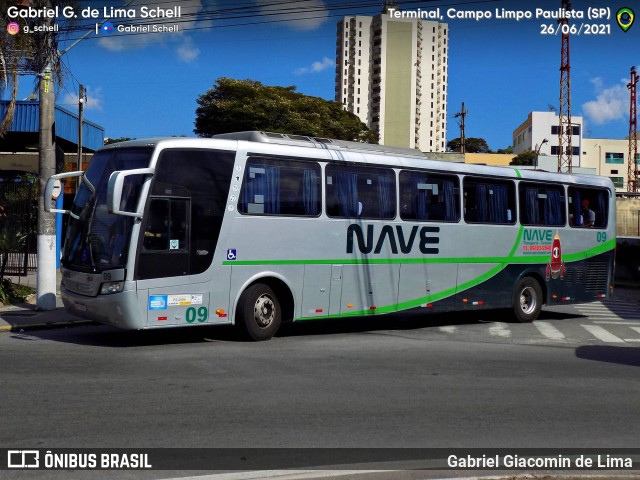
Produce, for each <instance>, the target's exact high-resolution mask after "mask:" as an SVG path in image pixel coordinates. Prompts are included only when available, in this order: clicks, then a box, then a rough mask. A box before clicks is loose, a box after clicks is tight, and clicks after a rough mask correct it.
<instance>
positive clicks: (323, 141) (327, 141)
mask: <svg viewBox="0 0 640 480" xmlns="http://www.w3.org/2000/svg"><path fill="white" fill-rule="evenodd" d="M313 139H314V140H315V141H316V142H318V143H333V140H332V139H330V138H322V137H313Z"/></svg>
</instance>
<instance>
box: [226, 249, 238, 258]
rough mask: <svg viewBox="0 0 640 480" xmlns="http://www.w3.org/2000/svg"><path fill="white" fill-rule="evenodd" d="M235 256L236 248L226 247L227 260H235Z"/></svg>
mask: <svg viewBox="0 0 640 480" xmlns="http://www.w3.org/2000/svg"><path fill="white" fill-rule="evenodd" d="M236 258H237V257H236V249H235V248H228V249H227V260H235V259H236Z"/></svg>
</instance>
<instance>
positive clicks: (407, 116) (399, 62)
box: [336, 1, 448, 152]
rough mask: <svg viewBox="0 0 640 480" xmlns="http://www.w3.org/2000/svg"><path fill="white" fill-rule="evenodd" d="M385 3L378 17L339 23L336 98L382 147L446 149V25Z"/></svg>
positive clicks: (353, 17)
mask: <svg viewBox="0 0 640 480" xmlns="http://www.w3.org/2000/svg"><path fill="white" fill-rule="evenodd" d="M422 14H423V12H422V11H421V10H420V9H418V10H407V11H402V10H400V9H399V8H398V6H397V4H396V3H395V2H390V1H386V2H385V6H384V9H383V13H381V14H380V15H378V16H376V17H367V16H347V17H344V18H343V19H342V20H340V21H339V22H338V29H337V42H336V101H337V102H340V103H341V104H342V106H343V108H344V109H345V110H347V111H349V112H352V113H354V114H355V115H357V116H358V117H360V119H361V120H362V122H363V123H365V124H366V125H367V126H368V127H369V128H371V129H372V130H374V131H377V132H378V134H379V136H380V143H381V144H383V145H390V146H397V147H410V148H418V149H420V150H422V151H425V152H444V151H445V149H446V126H447V48H448V46H447V38H448V34H447V31H448V29H447V25H446V24H443V23H438V22H433V21H427V20H422V19H421V18H419V17H420V16H421V15H422Z"/></svg>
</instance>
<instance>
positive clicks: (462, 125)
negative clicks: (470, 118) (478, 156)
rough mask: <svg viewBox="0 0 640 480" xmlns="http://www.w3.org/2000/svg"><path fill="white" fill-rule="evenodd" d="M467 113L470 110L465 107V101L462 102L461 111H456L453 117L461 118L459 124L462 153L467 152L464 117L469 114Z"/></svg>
mask: <svg viewBox="0 0 640 480" xmlns="http://www.w3.org/2000/svg"><path fill="white" fill-rule="evenodd" d="M467 113H469V111H468V110H465V108H464V102H462V108H461V109H460V111H459V112H458V113H456V114H455V115H454V116H453V118H459V119H460V121H459V122H458V125H460V153H465V150H466V149H465V137H464V119H465V117H466V116H467Z"/></svg>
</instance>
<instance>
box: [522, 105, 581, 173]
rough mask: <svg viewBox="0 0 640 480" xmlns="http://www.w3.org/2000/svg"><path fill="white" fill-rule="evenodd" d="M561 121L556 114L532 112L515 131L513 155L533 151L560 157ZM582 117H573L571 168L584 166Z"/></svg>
mask: <svg viewBox="0 0 640 480" xmlns="http://www.w3.org/2000/svg"><path fill="white" fill-rule="evenodd" d="M559 123H560V119H559V118H558V116H557V115H556V114H555V112H531V113H530V114H529V116H528V117H527V120H526V121H525V122H524V123H522V124H521V125H520V126H519V127H518V128H516V129H515V130H514V131H513V153H515V154H516V155H517V154H518V153H521V152H524V151H526V150H532V151H534V152H539V153H540V155H550V156H555V157H557V156H558V130H559V128H560V127H559ZM582 126H583V125H582V117H577V116H572V117H571V130H572V132H571V133H572V136H571V148H572V151H573V153H572V156H571V166H572V167H581V166H583V165H582V142H583V138H582V130H583V128H582Z"/></svg>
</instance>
